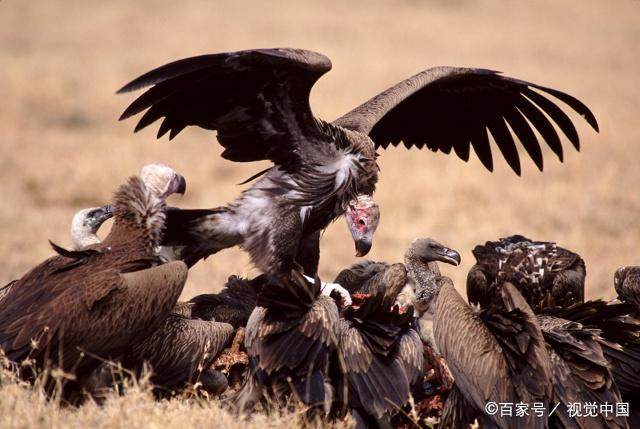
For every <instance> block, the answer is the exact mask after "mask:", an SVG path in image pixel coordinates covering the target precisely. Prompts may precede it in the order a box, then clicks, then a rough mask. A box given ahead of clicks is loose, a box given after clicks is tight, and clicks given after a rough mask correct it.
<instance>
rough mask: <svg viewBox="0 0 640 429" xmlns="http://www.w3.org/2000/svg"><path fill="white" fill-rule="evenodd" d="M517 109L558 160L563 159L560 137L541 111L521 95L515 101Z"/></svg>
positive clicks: (561, 160)
mask: <svg viewBox="0 0 640 429" xmlns="http://www.w3.org/2000/svg"><path fill="white" fill-rule="evenodd" d="M516 106H517V107H518V110H520V113H522V114H523V115H524V116H525V117H526V118H527V119H528V120H529V121H530V122H531V124H532V125H533V126H534V127H535V129H536V130H538V132H539V133H540V135H541V136H542V138H543V139H544V140H545V141H546V142H547V145H548V146H549V147H550V148H551V150H552V151H553V152H554V153H555V154H556V155H557V156H558V159H559V160H560V162H563V161H564V150H563V148H562V143H561V142H560V137H559V136H558V133H557V132H556V129H555V128H554V127H553V125H551V122H550V121H549V120H548V119H547V117H546V116H544V114H543V113H542V111H541V110H540V109H539V108H538V107H537V106H536V105H535V104H533V103H532V102H531V101H529V99H527V98H525V97H524V96H521V97H520V98H519V99H518V102H517V103H516Z"/></svg>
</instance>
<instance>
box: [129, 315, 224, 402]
mask: <svg viewBox="0 0 640 429" xmlns="http://www.w3.org/2000/svg"><path fill="white" fill-rule="evenodd" d="M233 332H234V329H233V326H231V325H229V324H228V323H220V322H211V321H206V320H193V319H189V318H187V317H184V316H181V315H178V314H170V315H169V316H168V317H167V318H166V319H165V320H164V322H163V323H162V325H161V326H160V327H159V328H158V329H156V330H155V332H153V333H152V334H151V335H150V336H148V337H147V338H145V339H144V340H143V341H141V342H139V343H135V344H133V347H131V349H130V350H129V351H128V352H127V353H126V354H125V356H124V357H123V359H122V362H123V364H124V366H125V367H127V368H132V369H135V370H136V372H137V373H138V374H140V373H141V371H142V370H143V368H144V364H145V363H146V364H149V365H150V366H151V369H152V376H151V382H152V383H153V384H154V386H156V391H157V392H159V393H160V394H171V393H172V392H173V391H175V390H176V389H179V388H182V387H185V386H186V385H188V384H191V385H193V384H195V383H196V382H198V381H201V382H202V384H203V385H204V387H205V388H206V389H207V390H210V391H211V393H222V391H223V390H224V389H225V388H226V385H222V386H210V385H209V380H210V379H211V378H212V377H214V374H213V371H214V370H213V369H212V368H211V364H212V363H213V361H214V359H215V358H216V357H217V356H218V355H219V354H220V353H221V352H222V351H223V350H224V348H225V347H226V346H227V345H228V344H229V343H230V341H231V339H232V337H233ZM203 374H204V376H205V380H200V377H201V375H203ZM218 378H219V379H220V380H222V381H226V380H224V377H218Z"/></svg>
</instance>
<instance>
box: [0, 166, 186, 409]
mask: <svg viewBox="0 0 640 429" xmlns="http://www.w3.org/2000/svg"><path fill="white" fill-rule="evenodd" d="M143 180H144V181H143ZM145 183H149V186H147V185H146V184H145ZM181 190H182V191H183V190H184V179H183V178H182V177H181V176H179V175H178V174H177V173H175V171H173V170H171V169H170V168H168V167H166V166H161V165H157V164H154V165H150V166H146V167H145V168H143V170H142V172H141V174H140V177H138V176H134V177H131V178H130V179H129V180H128V182H127V183H126V184H125V185H122V186H121V187H120V188H119V189H118V191H117V192H116V194H115V197H114V202H113V207H114V218H115V219H114V224H113V227H112V229H111V232H110V233H109V235H108V236H107V237H106V238H105V239H104V241H103V242H102V243H100V244H96V245H93V246H89V247H88V248H86V249H84V250H80V251H69V250H65V249H62V248H60V247H58V246H55V245H54V249H55V250H56V251H57V252H58V253H59V254H58V255H57V256H54V257H51V258H49V259H47V260H46V261H44V262H43V263H41V264H40V265H38V266H36V267H35V268H33V269H32V270H30V271H29V272H28V273H26V274H25V275H24V276H23V277H22V278H21V279H19V280H18V281H17V282H16V284H15V285H14V287H13V288H11V290H10V291H9V293H8V294H7V296H6V297H5V299H4V305H2V307H1V308H0V347H1V348H2V349H3V350H4V352H5V353H6V355H7V357H8V358H9V359H11V360H12V361H15V362H22V361H23V360H25V359H32V360H33V362H34V365H35V368H36V369H39V370H41V369H49V368H52V367H53V368H60V369H62V370H64V371H65V372H68V373H73V374H74V375H75V379H74V380H70V381H68V382H66V384H65V385H64V390H63V392H62V393H63V398H65V399H68V400H69V401H71V402H74V401H76V400H79V399H80V398H79V396H78V395H77V393H79V390H80V388H81V387H82V384H83V382H84V381H85V380H86V378H87V377H88V376H89V374H90V373H91V371H92V370H94V369H95V368H96V367H97V366H98V365H99V364H100V360H99V359H108V358H111V357H114V356H119V355H121V354H122V353H123V352H124V351H125V350H126V349H127V348H128V347H129V345H130V344H132V343H134V342H137V341H140V340H142V339H144V338H145V337H146V336H147V335H148V334H149V333H151V332H153V330H154V329H155V328H157V327H158V325H159V324H160V323H161V322H162V320H164V318H165V317H166V316H167V314H169V312H170V311H171V308H172V307H173V306H174V305H175V303H176V301H177V299H178V296H179V295H180V293H181V291H182V288H183V286H184V283H185V281H186V277H187V267H186V265H185V264H184V263H183V262H180V261H178V262H172V263H169V264H164V265H158V263H159V261H158V259H157V257H156V254H155V249H156V247H157V246H158V244H159V242H160V238H161V234H162V229H163V227H164V221H165V215H164V208H165V201H164V200H165V198H166V197H167V196H169V195H171V194H172V193H174V192H176V191H181ZM23 375H24V376H25V377H28V378H30V377H31V376H32V373H30V371H26V370H25V371H24V374H23ZM54 384H55V381H52V382H51V383H50V385H49V386H48V387H49V388H53V385H54Z"/></svg>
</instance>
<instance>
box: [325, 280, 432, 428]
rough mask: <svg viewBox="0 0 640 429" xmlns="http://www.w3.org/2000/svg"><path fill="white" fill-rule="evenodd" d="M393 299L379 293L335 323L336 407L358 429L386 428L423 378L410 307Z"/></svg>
mask: <svg viewBox="0 0 640 429" xmlns="http://www.w3.org/2000/svg"><path fill="white" fill-rule="evenodd" d="M388 286H389V289H390V290H396V291H399V289H398V288H394V287H393V285H392V284H389V285H388ZM396 294H397V292H396ZM395 298H396V297H395V296H394V295H393V293H391V294H389V293H386V294H385V293H384V292H378V293H376V294H374V295H373V296H371V297H369V298H366V299H365V300H364V301H363V302H362V303H361V304H360V306H358V307H357V308H356V307H347V308H346V309H345V311H344V317H343V318H342V319H340V321H339V324H338V329H337V337H338V350H337V352H336V353H337V357H336V359H337V360H338V361H335V360H334V362H333V365H334V368H335V370H334V374H333V376H332V380H333V383H334V385H335V391H336V396H337V398H336V403H337V404H338V408H342V407H343V405H347V406H348V409H349V410H350V412H351V415H352V416H353V418H354V419H355V421H356V427H357V428H359V429H364V428H370V427H388V426H389V425H390V422H389V421H390V419H391V417H392V416H394V415H395V414H396V413H398V412H399V411H400V410H401V409H402V407H403V406H404V405H405V404H406V403H407V402H408V401H409V397H410V394H411V387H412V385H413V384H414V383H415V382H416V381H418V379H419V378H420V375H421V374H422V373H421V371H422V369H423V350H422V341H421V340H420V336H419V335H418V332H417V331H416V330H415V329H414V328H413V324H412V322H413V308H412V307H409V308H408V309H407V310H401V309H400V307H398V306H397V305H394V301H395Z"/></svg>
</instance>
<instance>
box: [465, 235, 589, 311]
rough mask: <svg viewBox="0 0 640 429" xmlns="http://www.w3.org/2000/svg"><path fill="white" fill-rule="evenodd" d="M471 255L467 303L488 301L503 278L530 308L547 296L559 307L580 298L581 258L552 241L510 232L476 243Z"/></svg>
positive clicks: (582, 267)
mask: <svg viewBox="0 0 640 429" xmlns="http://www.w3.org/2000/svg"><path fill="white" fill-rule="evenodd" d="M473 255H474V256H475V257H476V261H477V262H476V264H475V265H474V266H473V267H472V268H471V270H470V271H469V274H468V276H467V296H468V297H469V302H471V303H474V304H476V303H477V304H480V305H481V306H486V305H488V304H489V302H490V301H491V299H493V298H496V297H499V293H498V292H499V288H500V286H501V285H502V284H504V283H505V282H510V283H511V284H513V285H514V286H516V287H517V288H518V290H519V291H520V293H521V294H522V295H523V296H524V297H525V299H526V300H527V302H529V304H530V305H531V307H532V308H533V309H534V311H538V310H540V309H541V308H542V307H544V306H545V305H546V303H547V302H548V301H549V300H552V302H553V304H554V305H559V306H563V307H564V306H568V305H571V304H574V303H579V302H583V301H584V278H585V275H586V270H585V265H584V261H583V260H582V258H581V257H580V256H579V255H577V254H576V253H573V252H571V251H570V250H567V249H564V248H562V247H560V246H557V245H556V244H555V243H551V242H544V241H533V240H530V239H528V238H526V237H523V236H521V235H513V236H510V237H507V238H501V239H500V240H498V241H487V242H486V243H485V244H484V245H481V246H476V247H475V248H474V249H473Z"/></svg>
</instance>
